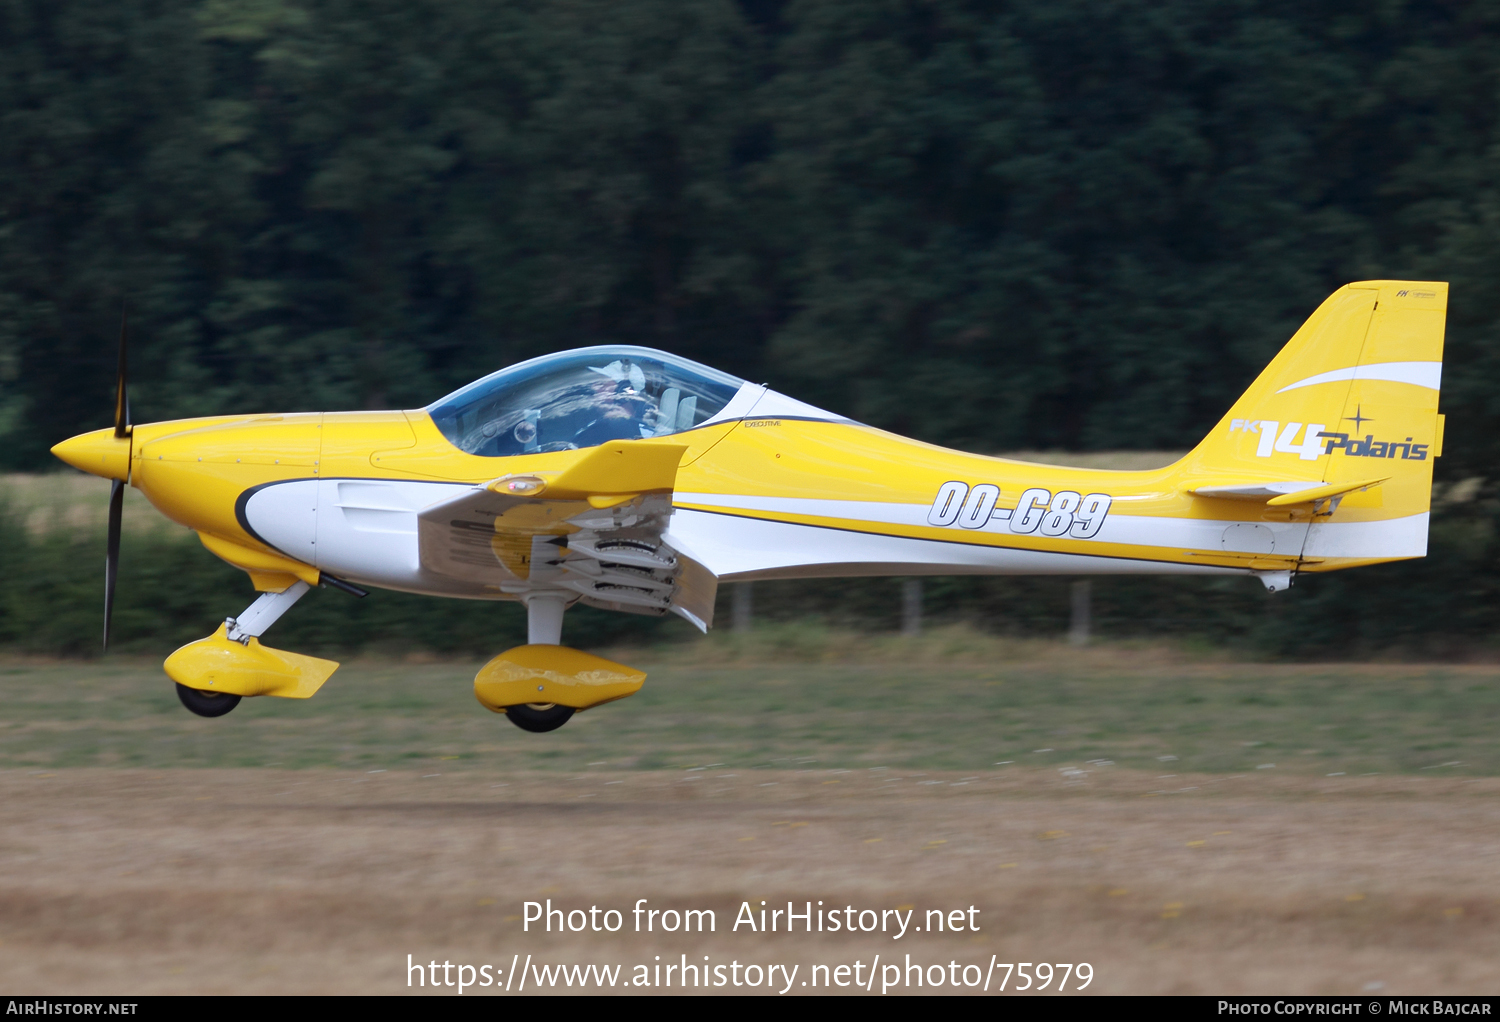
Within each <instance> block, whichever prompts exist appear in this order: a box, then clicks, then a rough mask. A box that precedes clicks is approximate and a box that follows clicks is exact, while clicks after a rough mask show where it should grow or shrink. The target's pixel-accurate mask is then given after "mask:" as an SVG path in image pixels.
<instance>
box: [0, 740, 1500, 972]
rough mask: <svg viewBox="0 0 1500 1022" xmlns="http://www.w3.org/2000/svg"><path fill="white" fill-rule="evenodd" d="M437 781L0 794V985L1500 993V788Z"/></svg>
mask: <svg viewBox="0 0 1500 1022" xmlns="http://www.w3.org/2000/svg"><path fill="white" fill-rule="evenodd" d="M429 773H430V774H435V775H437V776H423V775H422V774H421V773H419V772H409V773H403V772H398V771H391V772H386V773H379V774H367V773H363V772H347V771H311V772H309V771H303V772H283V771H271V770H240V771H236V770H222V771H160V772H146V771H121V772H111V771H98V770H76V771H62V772H57V773H31V774H28V773H23V772H21V771H10V772H6V773H4V774H0V835H3V838H0V941H3V943H0V951H3V953H0V984H3V985H4V986H5V987H6V988H7V989H10V990H15V991H25V992H28V993H64V992H66V993H80V992H90V991H92V992H109V993H140V994H146V993H187V992H204V993H208V992H348V993H353V992H359V993H386V992H404V991H405V990H406V989H407V987H406V985H405V984H406V978H405V965H406V956H407V954H412V955H413V956H415V957H416V958H417V959H419V960H422V961H428V960H432V959H436V960H437V961H438V962H442V961H444V960H445V959H446V960H449V961H453V962H473V963H480V962H487V963H492V964H499V965H502V966H504V967H508V966H509V963H510V961H511V956H512V954H520V955H521V957H522V959H524V957H525V956H526V955H527V954H532V955H534V956H535V958H534V961H538V962H548V963H551V962H564V961H593V962H605V963H613V962H619V963H623V964H626V965H630V964H633V963H636V962H646V963H652V962H653V960H654V956H656V955H661V956H662V960H663V961H667V960H676V959H677V956H678V955H679V954H689V955H692V956H697V957H698V960H700V961H701V956H702V955H709V956H710V957H711V958H712V960H713V962H727V961H729V960H730V959H735V960H738V961H740V962H761V963H764V962H773V961H774V962H785V963H788V964H791V963H798V964H800V965H801V971H800V974H799V982H800V979H801V978H805V976H806V975H807V969H808V967H809V966H810V965H811V964H813V963H817V962H821V963H831V964H839V963H842V962H853V961H854V960H855V959H860V960H861V961H863V962H865V963H869V962H870V961H871V960H872V959H873V956H874V955H876V954H880V955H882V956H883V960H884V961H890V960H891V958H892V956H898V960H899V956H904V955H906V954H910V955H912V957H913V959H914V960H916V961H919V962H925V963H929V964H930V963H934V962H938V963H942V964H946V963H947V962H949V961H950V960H956V961H959V962H960V963H964V962H971V961H972V962H980V963H983V964H985V965H987V964H988V962H989V961H990V956H991V955H997V956H998V957H999V960H1000V961H1002V962H1003V961H1015V960H1021V961H1032V962H1036V961H1062V962H1077V961H1088V962H1090V963H1092V964H1093V966H1094V968H1095V970H1096V975H1097V979H1096V980H1095V982H1094V984H1093V986H1092V989H1093V990H1094V991H1096V992H1100V993H1127V992H1130V993H1178V992H1180V993H1188V992H1192V993H1252V992H1253V993H1282V994H1291V993H1360V992H1365V991H1367V990H1370V989H1378V990H1379V991H1380V992H1381V993H1382V994H1398V993H1438V992H1442V993H1464V992H1469V993H1477V992H1487V991H1493V990H1494V989H1495V987H1496V984H1497V981H1500V965H1497V962H1500V957H1497V955H1496V952H1497V950H1500V948H1497V944H1500V936H1497V934H1500V931H1497V929H1496V926H1495V922H1496V920H1497V918H1500V895H1497V893H1496V892H1497V891H1500V855H1497V845H1496V840H1495V834H1496V833H1497V825H1500V818H1497V817H1500V803H1497V801H1496V795H1497V794H1500V781H1497V780H1494V779H1488V778H1485V779H1470V780H1467V781H1461V780H1455V779H1436V778H1432V779H1427V778H1410V777H1407V778H1386V777H1375V778H1336V779H1309V778H1295V777H1288V776H1281V777H1272V776H1270V775H1269V774H1250V775H1244V776H1237V777H1236V776H1229V777H1225V776H1210V775H1203V776H1179V777H1173V778H1170V779H1162V778H1160V777H1158V776H1157V775H1153V774H1150V773H1144V772H1139V771H1128V772H1126V771H1117V770H1112V769H1110V768H1091V769H1089V771H1088V772H1087V773H1085V774H1082V775H1067V774H1062V773H1059V772H1058V771H1056V770H1025V771H1016V772H1008V773H1003V774H991V775H986V776H984V777H979V778H972V777H971V775H958V774H939V773H922V774H910V773H900V772H896V771H881V770H873V771H853V772H834V771H812V770H809V771H796V772H790V771H783V772H767V771H756V772H753V773H748V772H737V771H728V772H727V774H728V775H725V772H724V771H722V770H707V771H694V772H684V771H671V772H668V771H657V772H649V773H616V772H610V771H601V770H593V771H587V770H586V771H582V772H578V773H574V774H526V775H504V774H498V773H487V772H472V771H465V772H460V773H446V772H442V771H441V770H431V771H429ZM548 897H550V898H552V899H553V900H554V903H556V904H559V905H562V906H565V907H569V908H572V907H582V908H587V907H589V906H590V905H595V904H597V905H600V906H601V907H617V908H621V909H628V908H629V906H630V905H631V904H633V902H634V900H635V899H636V898H642V897H644V898H649V899H651V902H650V904H651V905H652V906H655V907H660V908H666V907H668V906H675V907H678V908H686V907H704V908H713V909H715V910H716V911H717V912H718V918H719V925H718V931H717V932H716V933H714V934H711V935H704V936H702V937H698V936H697V935H694V936H693V937H691V938H684V937H681V936H670V935H667V936H663V935H647V936H642V937H639V938H637V937H633V936H631V937H627V936H626V935H625V934H623V933H622V934H620V935H615V936H608V935H600V936H594V935H587V936H585V935H571V934H570V935H567V936H561V935H558V934H556V933H553V934H550V935H549V934H546V933H536V932H533V933H530V934H528V933H523V932H522V929H521V921H520V919H519V918H517V917H518V916H519V915H520V913H521V911H522V908H521V903H522V902H523V901H525V900H528V899H546V898H548ZM742 899H751V900H753V901H754V902H756V903H758V902H759V901H760V900H761V899H765V900H766V901H768V902H770V903H772V904H774V903H776V902H778V901H779V902H785V901H786V900H788V899H791V900H793V901H796V902H798V903H801V902H804V901H806V900H809V899H811V900H813V901H817V900H819V899H822V900H823V901H825V902H827V903H828V904H829V905H835V904H837V905H843V904H846V903H847V904H852V905H855V906H857V907H871V908H890V907H894V906H897V905H902V904H909V905H915V906H917V908H918V918H920V917H921V912H922V911H923V910H925V909H928V908H934V907H942V908H963V907H967V906H968V905H970V904H973V905H976V906H978V907H979V908H980V909H981V910H982V912H981V914H980V916H979V922H980V925H981V927H982V929H981V931H980V932H979V933H977V934H973V933H965V934H936V933H931V934H928V933H912V934H908V935H907V937H905V938H903V939H902V940H900V941H894V940H891V939H889V938H879V937H875V936H860V937H858V938H854V939H850V938H847V937H845V936H843V935H833V934H827V933H825V934H812V935H804V934H801V933H798V934H797V935H795V936H787V935H785V934H777V935H767V936H752V935H750V934H748V933H746V932H745V931H743V930H742V931H741V932H740V933H738V934H735V933H732V932H727V931H728V929H729V925H730V921H731V920H732V918H733V916H734V912H735V910H736V908H737V906H738V904H739V902H740V901H741V900H742ZM627 927H628V924H627ZM627 975H628V972H627ZM1373 984H1381V986H1379V987H1374V986H1373ZM798 990H799V992H803V991H802V990H801V988H800V987H799V988H798ZM877 990H878V986H877ZM450 992H451V991H450ZM473 992H474V991H471V993H473Z"/></svg>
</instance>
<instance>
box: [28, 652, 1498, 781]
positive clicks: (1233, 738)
mask: <svg viewBox="0 0 1500 1022" xmlns="http://www.w3.org/2000/svg"><path fill="white" fill-rule="evenodd" d="M788 634H791V633H781V634H779V635H777V634H768V635H765V636H760V637H758V638H756V639H755V640H754V641H752V642H751V643H749V644H747V643H746V642H745V641H744V640H743V639H735V638H731V637H723V638H722V639H715V640H712V641H707V642H703V643H700V644H697V645H693V644H684V645H681V646H678V647H671V648H664V649H656V650H636V651H631V652H623V651H616V653H615V654H614V655H615V656H616V657H617V658H618V659H621V660H624V661H625V662H627V663H632V664H636V665H638V666H640V667H642V668H643V669H645V670H647V671H648V672H649V678H648V680H647V682H646V685H645V688H644V689H643V690H642V692H641V693H640V694H639V695H637V696H634V697H632V698H630V699H626V700H623V701H621V702H618V703H612V704H609V705H606V706H602V707H598V708H596V709H593V710H590V711H588V712H585V713H581V714H579V715H577V716H575V717H574V719H573V720H572V721H571V722H569V723H568V724H567V725H566V726H565V727H563V728H562V729H561V730H559V731H555V732H552V733H550V734H546V735H533V734H527V733H524V732H522V731H520V730H519V729H517V728H515V727H513V726H511V725H510V724H509V723H508V722H506V721H505V719H504V718H503V717H501V716H498V715H495V714H491V713H489V712H488V711H486V710H485V709H483V708H482V707H481V706H480V705H479V704H478V703H477V702H476V701H475V699H474V696H473V692H472V687H471V686H472V680H473V676H474V672H475V671H476V670H477V669H478V666H479V664H478V663H477V662H457V661H454V662H436V663H431V662H429V663H414V662H404V661H399V660H392V659H383V660H382V659H371V658H361V659H355V660H351V661H349V662H347V663H345V664H344V666H343V667H342V668H341V669H340V670H339V671H338V673H336V674H335V675H334V676H333V677H332V678H331V679H330V680H329V682H328V683H327V685H325V686H324V689H323V691H322V692H320V693H319V694H318V695H317V696H316V697H315V698H313V699H311V700H289V699H271V698H262V699H247V700H245V701H244V702H243V703H241V705H240V706H239V707H238V708H237V709H236V710H235V711H234V712H233V713H231V714H229V715H228V716H226V717H223V718H219V719H216V720H201V719H199V718H197V717H194V716H192V715H191V714H189V713H188V712H187V710H185V709H183V708H182V706H181V705H179V703H178V701H177V698H176V696H175V694H174V692H173V687H172V684H171V682H170V681H169V680H168V679H167V678H166V676H165V675H164V674H163V673H162V672H161V667H160V664H159V663H158V662H157V661H155V660H150V661H147V660H140V659H123V658H122V659H107V660H103V661H94V662H77V661H74V662H40V661H19V660H12V661H9V662H4V661H0V768H6V769H18V768H24V769H30V770H44V769H53V768H57V767H77V766H130V767H151V768H175V767H269V766H277V767H284V768H307V767H341V768H355V767H357V768H362V769H367V770H378V769H391V768H398V767H400V768H409V767H412V766H416V765H421V766H423V767H430V768H431V769H433V770H445V769H462V768H465V767H477V766H484V767H492V766H498V767H502V768H507V769H517V770H537V769H541V770H549V769H550V770H566V771H582V770H592V769H603V768H606V767H607V768H609V769H640V770H647V769H672V768H676V769H683V770H687V769H690V768H693V767H703V768H705V769H706V770H709V771H712V772H723V771H733V770H754V769H776V770H784V769H789V768H790V769H802V768H806V769H820V770H826V769H841V768H842V769H858V768H870V767H890V768H892V769H897V770H902V771H913V770H924V769H932V770H961V771H997V770H1005V769H1007V768H1008V767H1012V766H1019V767H1036V766H1048V767H1056V768H1057V769H1059V770H1064V769H1079V770H1083V771H1099V770H1111V769H1119V768H1124V769H1137V770H1147V771H1154V772H1155V773H1156V774H1158V775H1160V776H1162V777H1163V778H1169V776H1170V775H1173V774H1178V773H1182V774H1188V773H1198V772H1210V773H1242V772H1254V771H1257V770H1266V771H1278V772H1281V773H1287V772H1291V773H1298V774H1304V775H1318V776H1323V775H1328V774H1334V775H1338V774H1342V775H1344V776H1349V777H1354V776H1359V775H1362V774H1369V773H1410V774H1425V775H1427V776H1444V775H1452V774H1463V775H1476V776H1477V775H1494V774H1497V773H1500V744H1497V742H1496V740H1495V739H1496V735H1497V733H1500V688H1497V685H1496V680H1497V675H1500V669H1497V668H1496V667H1494V666H1490V665H1478V666H1475V665H1464V666H1453V665H1443V666H1425V665H1400V664H1395V665H1393V664H1384V665H1377V664H1321V665H1278V664H1245V663H1229V662H1220V661H1216V660H1212V659H1194V658H1192V657H1188V656H1185V655H1184V654H1182V653H1181V652H1180V651H1173V650H1168V649H1165V648H1152V647H1129V646H1101V647H1094V648H1090V649H1088V650H1085V651H1073V650H1069V649H1068V648H1067V647H1065V646H1061V645H1059V644H1054V643H1044V642H1016V641H1004V640H990V639H987V638H984V637H980V636H975V635H972V634H964V633H962V632H950V633H947V634H946V635H944V634H941V633H940V634H937V635H935V636H926V637H924V638H923V639H922V640H919V641H917V642H914V643H905V644H903V643H902V642H901V641H899V640H895V639H890V638H886V639H870V638H869V637H862V636H856V635H849V636H842V637H840V636H834V637H833V639H830V637H829V635H826V634H825V635H823V636H822V637H821V639H818V640H817V641H813V640H812V639H809V638H808V635H807V633H805V632H804V633H800V638H798V636H797V634H792V639H791V640H789V639H788V638H787V635H788ZM834 640H837V641H834ZM1091 761H1092V762H1091ZM1102 761H1108V762H1102ZM1080 776H1087V775H1086V774H1085V775H1080Z"/></svg>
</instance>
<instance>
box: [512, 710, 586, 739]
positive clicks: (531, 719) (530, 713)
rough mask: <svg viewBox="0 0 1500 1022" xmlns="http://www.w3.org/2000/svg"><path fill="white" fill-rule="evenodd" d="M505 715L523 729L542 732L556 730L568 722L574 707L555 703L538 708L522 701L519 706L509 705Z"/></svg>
mask: <svg viewBox="0 0 1500 1022" xmlns="http://www.w3.org/2000/svg"><path fill="white" fill-rule="evenodd" d="M505 716H506V718H507V719H508V720H509V721H510V722H511V723H512V724H514V725H515V726H516V727H518V728H520V729H521V730H522V731H534V732H536V733H538V734H540V733H542V732H544V731H556V730H557V729H558V728H560V727H562V726H563V725H564V724H566V723H567V722H568V720H569V719H570V718H572V716H573V707H571V706H558V705H557V704H556V703H554V704H553V705H551V706H549V707H547V708H546V709H538V708H536V707H535V706H527V705H526V704H525V703H522V704H521V705H519V706H507V707H506V708H505Z"/></svg>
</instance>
